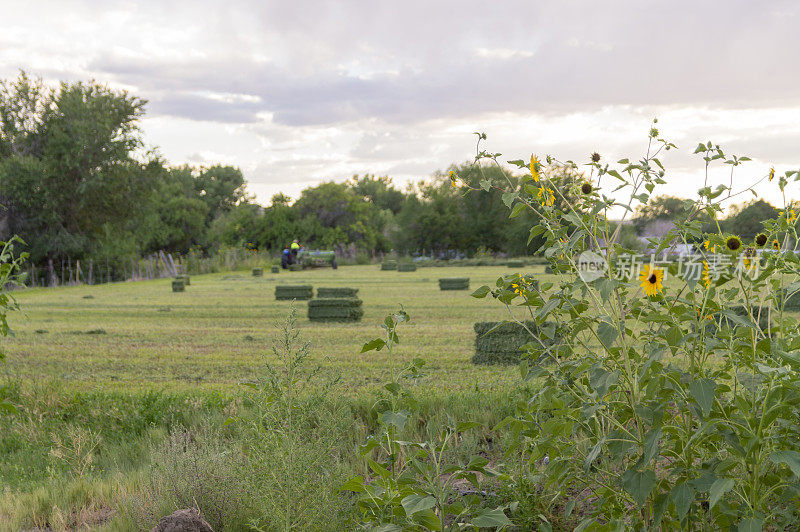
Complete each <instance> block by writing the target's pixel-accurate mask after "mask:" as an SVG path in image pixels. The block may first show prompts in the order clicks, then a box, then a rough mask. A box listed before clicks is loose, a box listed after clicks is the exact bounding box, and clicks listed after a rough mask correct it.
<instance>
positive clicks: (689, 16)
mask: <svg viewBox="0 0 800 532" xmlns="http://www.w3.org/2000/svg"><path fill="white" fill-rule="evenodd" d="M248 6H249V7H248V9H247V10H246V11H245V10H241V11H238V10H237V11H231V10H230V8H229V7H228V6H226V7H225V8H219V7H217V8H213V7H209V6H206V8H205V9H209V10H210V13H209V16H208V17H207V18H205V19H204V21H203V22H201V27H203V28H204V29H206V30H207V32H208V35H209V36H210V41H211V42H212V43H214V42H216V40H215V31H228V30H230V31H231V35H235V36H236V38H235V39H234V41H233V42H232V43H230V42H226V43H224V44H220V47H219V48H215V49H211V50H209V51H205V50H204V52H205V53H201V54H196V57H191V56H189V57H167V58H161V59H160V58H151V57H132V56H131V55H130V54H120V53H118V52H114V51H113V50H109V51H106V52H104V53H103V54H102V55H98V56H96V57H94V58H92V60H91V61H90V62H89V63H88V69H89V70H90V71H92V72H96V73H97V74H98V75H101V76H104V77H113V78H114V79H116V80H117V81H119V82H121V83H126V84H131V85H134V86H137V87H139V88H140V89H141V90H142V92H143V93H144V95H145V96H146V97H149V98H150V99H151V100H152V101H153V102H154V104H153V106H152V110H153V111H154V112H158V113H164V114H172V115H176V116H184V117H188V118H192V119H198V118H204V119H208V120H230V121H247V120H246V119H245V118H244V117H245V116H246V115H248V114H249V115H254V114H255V113H256V112H266V113H272V114H273V116H274V120H275V121H277V122H279V123H284V124H288V125H293V126H306V125H317V124H331V123H341V122H349V121H354V120H360V119H364V118H379V119H381V120H386V121H390V122H400V123H408V122H413V121H416V120H422V119H429V118H437V117H459V116H465V115H469V114H476V113H486V112H503V111H513V112H521V113H530V112H536V113H557V114H558V113H564V112H574V111H576V110H582V109H584V110H585V109H593V108H597V107H599V106H602V105H620V104H628V105H645V104H658V105H669V104H691V105H714V106H722V107H726V106H727V107H753V106H756V107H759V106H781V105H797V104H800V92H798V91H797V90H796V89H795V87H797V86H798V83H800V71H798V70H797V69H796V68H793V66H792V65H793V62H794V57H795V55H796V52H797V45H796V38H795V35H794V34H795V31H796V30H795V28H796V25H797V22H798V20H800V17H798V13H800V7H798V6H797V4H795V3H793V2H788V1H784V2H773V3H770V4H768V5H767V6H764V5H758V4H755V3H752V2H745V1H738V2H727V3H717V2H702V3H697V2H688V1H684V2H673V3H670V4H669V5H666V4H659V5H655V4H651V3H633V2H611V3H606V2H602V3H599V2H577V3H569V4H564V3H557V2H545V3H542V4H530V3H527V2H524V3H523V2H512V3H510V4H503V5H502V6H501V7H499V8H497V9H495V6H493V7H492V13H486V10H485V8H484V7H483V4H477V3H466V4H464V3H457V4H450V3H443V4H441V5H440V4H436V5H433V6H432V5H431V4H430V3H428V2H407V3H403V5H402V8H400V7H397V6H396V5H395V8H394V9H390V8H388V7H387V6H385V5H384V6H381V5H377V6H376V5H369V4H364V3H361V2H341V3H335V4H332V3H330V2H305V3H303V5H302V9H300V8H299V7H298V6H297V5H294V4H287V3H283V2H268V3H266V4H264V5H261V4H260V3H257V2H252V3H249V4H248ZM223 9H224V11H223ZM423 11H424V12H425V14H424V15H422V14H421V13H422V12H423ZM222 13H224V14H225V15H226V16H218V15H221V14H222ZM312 13H313V14H314V15H313V24H311V23H310V18H309V16H308V15H309V14H312ZM220 20H223V21H224V22H219V21H220ZM200 33H204V32H200ZM217 37H218V36H217ZM515 51H516V52H517V53H516V55H515ZM781 67H782V68H781ZM198 90H202V91H208V92H211V93H234V94H246V95H251V96H254V97H258V98H259V99H260V103H259V104H253V103H248V102H235V101H234V102H210V101H205V102H204V101H199V100H198V99H197V98H195V97H192V96H191V95H192V94H193V93H195V92H197V91H198ZM164 92H168V94H163V93H164ZM204 114H205V115H206V116H205V117H204V116H203V115H204ZM226 114H229V115H230V118H225V116H224V115H226ZM254 119H255V118H251V120H254Z"/></svg>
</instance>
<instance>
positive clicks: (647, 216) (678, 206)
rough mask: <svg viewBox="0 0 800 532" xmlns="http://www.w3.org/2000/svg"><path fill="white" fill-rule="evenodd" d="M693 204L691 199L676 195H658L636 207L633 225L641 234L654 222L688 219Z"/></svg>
mask: <svg viewBox="0 0 800 532" xmlns="http://www.w3.org/2000/svg"><path fill="white" fill-rule="evenodd" d="M691 206H692V202H691V201H690V200H685V199H683V198H678V197H675V196H658V197H655V198H653V199H652V200H650V202H649V203H648V204H647V205H640V206H639V207H637V208H636V214H634V216H633V225H634V227H636V231H637V232H638V233H639V234H640V235H641V234H643V233H644V232H645V231H646V228H647V227H648V226H650V225H651V224H653V223H654V222H659V221H660V222H669V223H674V222H676V221H678V220H684V219H686V217H687V216H688V215H689V213H690V212H691Z"/></svg>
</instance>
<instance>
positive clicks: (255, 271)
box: [253, 268, 264, 277]
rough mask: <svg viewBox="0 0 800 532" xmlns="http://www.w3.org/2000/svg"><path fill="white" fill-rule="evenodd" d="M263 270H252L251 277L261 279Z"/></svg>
mask: <svg viewBox="0 0 800 532" xmlns="http://www.w3.org/2000/svg"><path fill="white" fill-rule="evenodd" d="M263 276H264V270H263V269H262V268H253V277H263Z"/></svg>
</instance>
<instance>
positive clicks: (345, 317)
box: [308, 297, 364, 321]
mask: <svg viewBox="0 0 800 532" xmlns="http://www.w3.org/2000/svg"><path fill="white" fill-rule="evenodd" d="M363 315H364V310H363V309H362V308H361V300H360V299H358V298H355V297H339V298H320V299H312V300H311V301H309V302H308V319H309V320H311V321H358V320H360V319H361V317H362V316H363Z"/></svg>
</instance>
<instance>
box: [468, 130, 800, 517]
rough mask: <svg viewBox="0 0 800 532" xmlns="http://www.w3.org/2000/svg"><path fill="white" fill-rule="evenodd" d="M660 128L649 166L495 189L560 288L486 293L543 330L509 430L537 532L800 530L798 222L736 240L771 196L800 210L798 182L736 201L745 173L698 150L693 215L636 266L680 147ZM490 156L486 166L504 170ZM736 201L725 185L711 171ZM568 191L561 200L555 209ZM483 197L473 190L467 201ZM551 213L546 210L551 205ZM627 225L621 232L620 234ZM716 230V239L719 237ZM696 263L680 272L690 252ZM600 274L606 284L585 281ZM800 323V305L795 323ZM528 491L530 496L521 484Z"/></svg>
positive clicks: (599, 168)
mask: <svg viewBox="0 0 800 532" xmlns="http://www.w3.org/2000/svg"><path fill="white" fill-rule="evenodd" d="M656 126H657V123H656V121H654V123H653V124H652V126H651V129H650V134H649V136H648V140H647V145H646V150H645V153H644V155H642V156H641V157H639V158H636V159H633V158H631V159H628V158H625V159H621V160H618V161H617V162H616V163H607V162H604V161H603V160H602V158H601V157H600V155H599V154H597V153H594V154H592V155H591V156H590V157H589V160H588V161H587V162H586V163H585V164H578V163H575V162H573V161H563V162H562V161H560V160H558V159H556V158H554V157H551V156H549V155H548V156H541V157H540V156H536V155H534V156H532V157H531V158H530V160H529V161H528V160H527V157H526V160H515V161H508V162H509V163H510V164H511V165H513V166H516V167H517V168H518V169H519V171H520V172H522V173H523V174H524V177H523V178H522V179H521V183H520V184H518V185H517V184H516V183H517V182H516V181H514V180H511V179H509V180H508V181H507V182H488V180H486V181H485V182H484V183H483V184H482V187H483V188H485V189H490V188H491V189H495V190H497V191H498V193H502V195H503V200H504V201H505V203H506V204H507V205H508V206H509V209H510V216H511V217H515V216H518V215H520V214H521V213H522V212H523V211H524V210H533V211H535V212H536V214H537V215H538V217H539V219H540V220H541V221H540V223H539V224H538V225H536V226H534V227H532V228H531V230H530V236H531V238H533V237H535V236H537V235H543V236H544V237H545V238H546V244H545V246H544V248H543V253H544V255H545V257H547V258H548V260H549V261H550V267H551V268H552V271H553V275H552V276H545V277H540V278H539V279H538V282H536V283H529V284H527V285H525V289H524V290H521V289H520V287H519V280H518V279H514V278H512V277H506V278H501V279H498V281H497V283H496V286H494V287H489V286H484V287H481V288H479V289H478V290H476V292H475V293H474V294H473V295H474V296H475V297H483V298H486V297H491V298H494V299H495V300H497V301H498V302H499V303H500V304H503V305H505V306H506V308H507V310H508V320H509V321H514V322H517V323H520V324H524V323H526V321H528V322H529V321H530V320H534V321H535V322H536V323H537V324H540V325H544V324H545V323H548V324H553V325H552V327H551V329H552V330H557V331H558V335H557V336H558V341H549V340H552V339H548V338H547V337H546V336H547V334H548V333H547V331H548V330H549V329H548V327H540V328H538V329H536V330H532V329H529V330H531V342H530V343H528V344H527V345H526V346H525V347H524V349H525V351H526V353H525V356H524V357H523V361H522V363H521V373H522V376H523V378H524V380H525V381H532V382H534V383H536V384H538V386H534V387H533V389H535V390H537V391H536V392H535V393H533V394H532V395H531V396H530V397H529V398H528V399H527V400H526V401H524V402H521V403H520V404H519V405H518V409H517V413H516V415H515V416H513V417H511V418H508V419H506V420H505V421H504V422H503V423H502V424H501V426H500V427H498V430H500V429H511V430H510V434H511V441H512V444H511V446H510V448H509V452H521V453H523V456H524V457H525V461H524V463H525V464H526V466H525V468H524V471H522V472H520V473H519V475H523V476H525V477H527V478H526V479H518V480H519V482H518V483H517V484H518V485H520V486H523V485H525V486H531V485H534V486H538V488H537V490H538V489H541V492H540V493H539V495H538V496H539V499H540V500H541V501H543V502H542V503H541V504H542V505H543V506H544V507H545V508H544V511H542V513H541V514H540V515H539V516H538V517H537V519H538V520H539V523H538V525H539V526H541V527H542V528H545V529H546V528H548V527H550V526H552V525H553V522H552V521H554V520H558V521H559V522H564V521H565V520H566V521H567V522H571V523H572V525H573V526H575V527H577V528H578V529H580V530H622V529H626V528H628V529H635V530H645V529H648V530H650V529H659V528H660V529H662V530H672V529H693V530H695V529H696V530H720V529H723V528H724V529H737V528H738V529H739V530H760V529H762V528H769V529H783V528H787V527H788V528H795V527H797V526H798V524H800V510H799V508H800V423H798V421H800V419H798V418H799V416H798V413H800V410H799V409H798V407H799V406H800V373H798V372H799V371H800V334H798V327H799V324H798V319H797V318H798V315H797V314H795V313H793V312H790V311H788V310H787V309H788V308H790V307H791V303H792V298H794V297H797V298H799V299H800V294H796V293H797V292H798V291H800V281H798V279H800V276H799V274H800V261H798V258H797V253H796V248H797V243H798V236H797V229H796V217H795V216H794V214H793V209H794V206H793V205H792V204H791V202H789V201H788V200H787V201H786V205H784V208H783V211H782V213H781V214H780V215H779V216H778V217H777V218H775V219H772V220H765V221H764V222H763V232H762V233H761V234H759V235H758V236H757V237H756V238H755V240H754V241H753V242H745V241H743V240H742V238H741V237H740V236H738V235H735V234H728V233H725V232H724V231H722V228H721V226H720V224H719V222H718V221H717V220H718V219H719V218H720V216H721V214H722V213H723V212H724V209H725V207H726V206H727V205H728V204H730V202H731V201H732V200H734V199H735V198H736V197H738V196H739V195H740V194H742V193H743V192H748V191H749V192H752V191H753V186H755V184H757V183H760V182H762V181H764V182H769V181H772V182H773V183H774V184H776V185H777V186H778V187H779V190H780V191H781V193H782V195H783V197H784V198H785V197H787V195H788V193H789V190H788V188H789V187H790V185H791V184H792V183H794V182H796V181H798V180H799V179H800V172H792V171H790V172H786V174H785V175H783V176H778V177H777V179H776V180H775V181H773V179H775V176H774V171H771V172H770V174H767V175H764V176H763V177H761V178H756V179H754V180H752V182H751V184H750V185H749V186H747V187H744V188H743V189H734V187H733V183H734V182H735V181H734V179H733V176H734V171H736V172H739V171H741V168H740V165H742V164H743V163H745V162H747V161H748V160H749V159H748V158H747V157H738V156H731V155H728V154H726V153H725V152H724V151H723V149H722V148H721V147H720V146H718V145H715V144H712V143H711V142H708V143H704V144H700V145H698V147H697V149H696V150H695V154H697V156H698V157H700V158H702V160H703V161H704V165H705V168H706V179H705V183H704V184H703V186H702V187H701V188H700V190H699V191H698V194H697V199H695V200H686V202H687V206H688V209H686V212H687V214H686V215H685V216H683V217H682V218H681V219H676V220H673V226H672V228H671V229H670V230H669V231H668V232H667V234H666V235H665V236H664V237H663V238H658V239H650V240H649V241H648V242H647V245H646V246H647V249H646V250H644V251H643V250H641V249H632V248H626V247H625V246H624V245H623V244H622V243H621V241H622V239H621V238H620V231H621V228H622V227H623V226H624V225H625V223H626V218H627V217H628V216H629V215H630V213H632V212H633V211H634V210H635V209H636V208H637V207H639V206H645V205H647V204H648V202H649V201H650V200H651V198H652V197H653V195H654V194H655V193H656V190H657V188H658V187H660V186H661V185H664V184H665V182H666V180H667V178H668V175H667V169H666V168H665V166H664V165H663V164H662V161H661V158H662V157H663V155H664V154H665V153H666V152H668V151H671V150H675V149H677V148H676V146H675V145H674V144H672V143H671V142H669V141H667V140H665V139H663V138H662V137H661V136H660V133H659V131H658V129H657V127H656ZM485 140H486V139H485V135H480V136H479V139H478V143H477V151H476V157H475V162H476V164H478V165H479V166H481V167H483V166H484V165H485V164H487V163H488V164H497V165H499V166H501V167H503V166H502V164H501V162H500V161H499V157H500V154H495V153H489V152H487V151H485V150H483V149H482V142H483V141H485ZM717 164H726V165H730V170H731V180H730V184H723V185H719V186H712V185H711V184H709V178H708V175H709V169H710V168H711V167H712V166H713V165H717ZM543 191H552V192H551V193H552V195H553V200H552V201H551V200H550V199H549V196H548V195H547V193H546V192H543ZM465 192H466V193H469V190H468V189H467V190H465ZM543 198H544V200H543ZM615 218H616V219H615ZM709 226H710V227H714V228H715V230H714V231H707V230H704V227H705V228H708V227H709ZM679 247H680V249H690V250H691V253H689V255H688V256H684V257H678V255H677V254H676V250H677V249H679ZM587 265H590V266H591V267H590V268H587V267H586V266H587ZM797 308H798V309H800V305H798V306H797ZM523 480H524V482H523Z"/></svg>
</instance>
